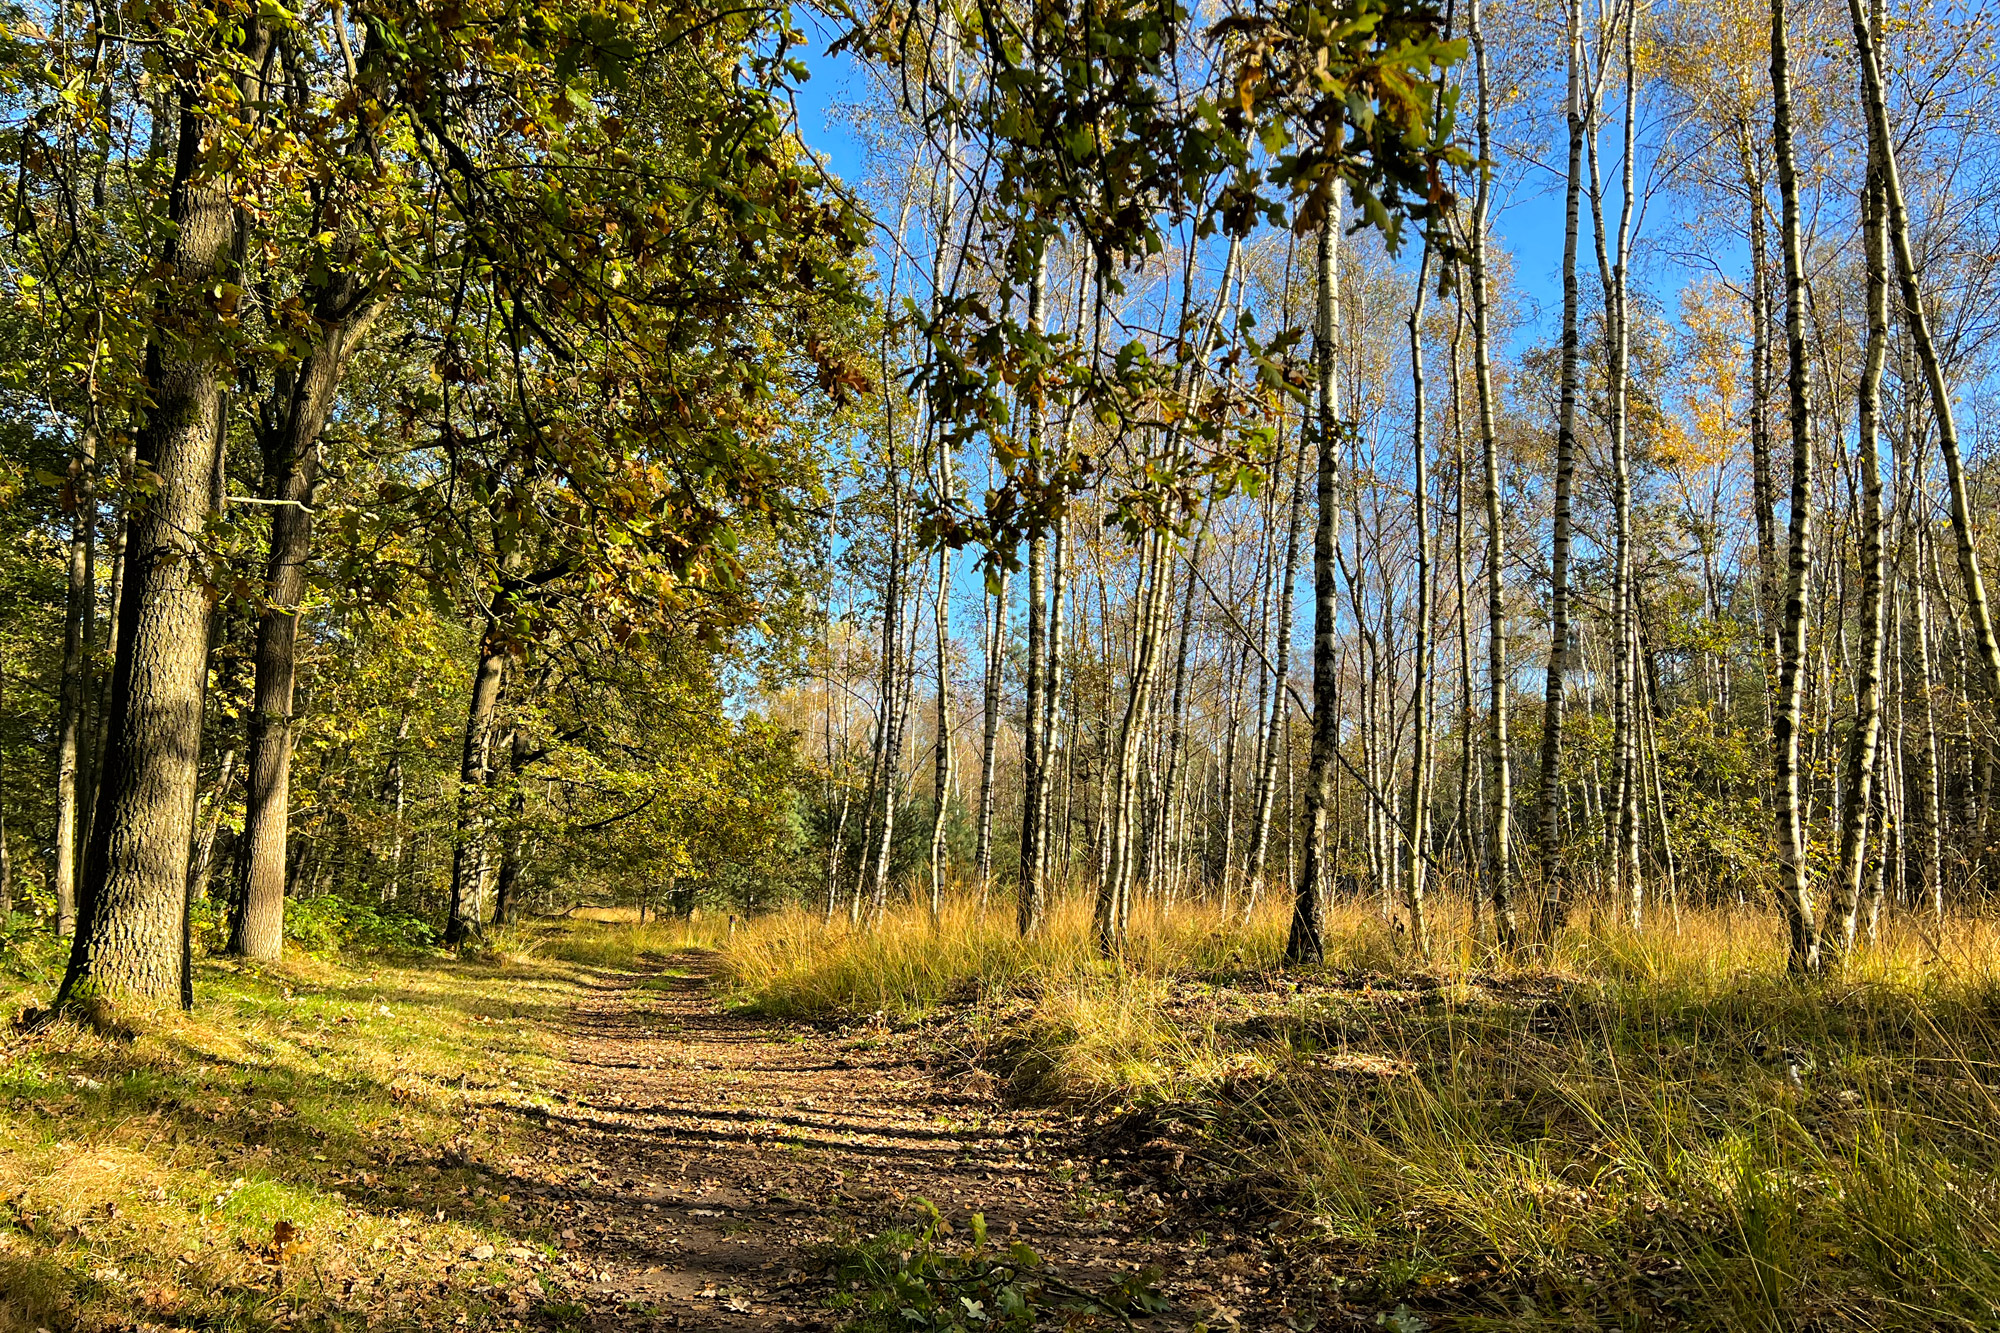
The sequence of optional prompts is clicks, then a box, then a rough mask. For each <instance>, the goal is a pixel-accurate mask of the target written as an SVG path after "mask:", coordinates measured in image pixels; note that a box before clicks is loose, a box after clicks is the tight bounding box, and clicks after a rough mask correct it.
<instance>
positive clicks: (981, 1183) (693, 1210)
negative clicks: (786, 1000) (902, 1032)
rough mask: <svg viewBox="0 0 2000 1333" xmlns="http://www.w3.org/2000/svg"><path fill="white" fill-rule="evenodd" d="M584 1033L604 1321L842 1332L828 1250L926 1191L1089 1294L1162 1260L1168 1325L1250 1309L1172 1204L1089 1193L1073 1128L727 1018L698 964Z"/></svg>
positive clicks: (584, 1155)
mask: <svg viewBox="0 0 2000 1333" xmlns="http://www.w3.org/2000/svg"><path fill="white" fill-rule="evenodd" d="M575 1028H576V1030H575V1033H574V1035H573V1038H572V1041H571V1047H570V1057H569V1059H570V1064H571V1068H572V1071H573V1079H574V1082H573V1085H572V1087H571V1089H570V1091H569V1094H568V1095H569V1098H570V1100H569V1102H568V1104H566V1105H563V1106H561V1107H559V1108H558V1113H557V1114H556V1115H554V1116H552V1117H551V1121H552V1125H551V1128H552V1129H553V1130H554V1131H555V1147H554V1149H553V1151H554V1152H555V1153H556V1155H557V1157H558V1160H559V1161H560V1162H562V1163H564V1164H566V1165H568V1166H569V1167H571V1168H572V1170H571V1172H570V1173H569V1174H570V1177H571V1179H573V1180H577V1179H580V1180H584V1181H587V1182H588V1184H587V1185H586V1187H585V1188H583V1189H572V1190H570V1191H568V1197H567V1198H566V1199H564V1200H562V1201H561V1203H560V1204H559V1205H558V1206H559V1208H560V1209H561V1213H560V1222H559V1224H558V1229H559V1231H560V1234H561V1236H562V1244H563V1246H564V1249H565V1252H566V1254H567V1255H568V1256H569V1257H570V1258H571V1260H572V1263H571V1265H570V1272H571V1273H572V1274H573V1275H574V1274H577V1273H578V1272H579V1271H580V1270H581V1271H583V1272H586V1273H587V1274H588V1275H589V1276H588V1277H587V1279H586V1285H584V1286H583V1287H582V1288H581V1299H582V1301H583V1302H584V1303H585V1305H586V1306H587V1308H588V1312H589V1320H588V1322H589V1323H590V1324H591V1325H592V1326H594V1327H595V1328H599V1329H613V1328H616V1329H650V1328H697V1329H717V1330H738V1329H782V1328H810V1327H832V1326H833V1324H834V1322H835V1316H833V1315H832V1314H831V1313H830V1312H829V1311H828V1308H827V1304H826V1298H827V1296H828V1294H829V1290H830V1289H829V1286H828V1279H827V1278H826V1277H825V1276H824V1275H823V1274H822V1273H820V1272H819V1271H817V1270H818V1269H819V1268H820V1267H821V1265H818V1264H815V1263H814V1262H813V1261H812V1255H813V1251H814V1247H816V1246H819V1245H822V1244H824V1243H825V1242H828V1241H832V1240H844V1239H853V1238H855V1237H857V1236H862V1235H867V1234H870V1233H873V1232H876V1231H879V1230H880V1229H882V1228H883V1227H885V1226H888V1225H893V1224H896V1223H899V1222H900V1223H903V1224H905V1225H907V1224H908V1223H909V1222H911V1221H912V1220H913V1219H915V1218H916V1217H917V1216H918V1215H919V1214H918V1205H917V1203H916V1201H917V1200H918V1199H928V1200H931V1201H932V1202H934V1203H935V1204H936V1205H937V1207H938V1208H939V1210H940V1211H941V1212H942V1213H943V1214H944V1216H945V1217H946V1218H947V1219H948V1220H950V1221H951V1222H952V1223H953V1224H954V1225H956V1226H958V1227H960V1228H961V1231H960V1234H961V1235H962V1234H963V1230H962V1229H963V1227H964V1226H965V1224H966V1222H967V1221H968V1218H969V1215H970V1214H971V1213H973V1212H980V1213H984V1214H985V1216H986V1218H987V1224H988V1227H989V1228H990V1230H991V1233H992V1234H993V1235H994V1236H995V1237H997V1238H1002V1239H1003V1240H1004V1238H1007V1237H1010V1236H1014V1235H1018V1236H1019V1237H1021V1238H1022V1239H1024V1240H1026V1241H1027V1242H1028V1243H1029V1244H1030V1245H1031V1246H1033V1247H1034V1248H1035V1250H1036V1251H1037V1252H1038V1253H1040V1254H1041V1255H1042V1256H1043V1257H1044V1258H1046V1259H1048V1260H1050V1261H1051V1262H1052V1263H1053V1264H1055V1265H1056V1266H1057V1270H1058V1271H1059V1272H1061V1273H1062V1274H1063V1275H1064V1276H1065V1277H1066V1278H1067V1279H1068V1280H1069V1281H1072V1282H1075V1283H1076V1284H1078V1285H1081V1286H1087V1287H1091V1288H1093V1289H1102V1288H1104V1287H1107V1286H1109V1285H1110V1284H1111V1283H1113V1282H1115V1281H1116V1280H1117V1279H1118V1278H1119V1277H1120V1276H1121V1275H1122V1274H1124V1273H1127V1272H1130V1271H1131V1270H1132V1269H1134V1268H1136V1267H1139V1266H1142V1265H1149V1264H1150V1265H1154V1266H1157V1267H1159V1268H1161V1269H1162V1270H1164V1271H1165V1273H1167V1274H1168V1279H1167V1280H1166V1281H1165V1282H1163V1284H1162V1289H1163V1291H1165V1292H1166V1294H1167V1295H1168V1296H1169V1297H1170V1298H1177V1299H1176V1306H1177V1308H1176V1310H1175V1311H1174V1312H1173V1313H1170V1314H1169V1315H1167V1316H1165V1317H1164V1318H1162V1319H1160V1320H1156V1321H1154V1326H1155V1327H1167V1328H1170V1327H1185V1326H1186V1325H1187V1324H1188V1323H1189V1322H1190V1321H1191V1319H1192V1318H1194V1317H1208V1318H1213V1317H1214V1316H1213V1314H1212V1310H1213V1308H1214V1307H1215V1306H1218V1305H1219V1306H1222V1307H1223V1310H1224V1314H1223V1321H1224V1322H1233V1320H1232V1319H1231V1317H1232V1316H1234V1315H1236V1314H1237V1313H1238V1312H1237V1310H1235V1309H1232V1308H1230V1302H1229V1300H1228V1299H1226V1298H1229V1297H1231V1296H1232V1294H1233V1293H1232V1288H1233V1287H1235V1286H1237V1285H1239V1284H1240V1283H1241V1282H1242V1281H1243V1279H1242V1277H1241V1276H1239V1275H1238V1274H1237V1272H1236V1270H1238V1269H1239V1268H1241V1267H1243V1266H1245V1263H1244V1260H1243V1257H1242V1256H1240V1255H1225V1254H1221V1253H1214V1254H1210V1253H1208V1252H1207V1251H1208V1247H1207V1246H1206V1244H1205V1243H1202V1242H1201V1241H1199V1240H1198V1239H1196V1240H1181V1241H1178V1242H1176V1241H1171V1240H1169V1239H1167V1238H1166V1237H1165V1236H1163V1235H1160V1234H1157V1232H1156V1231H1154V1229H1153V1228H1151V1227H1149V1225H1148V1221H1147V1219H1148V1218H1156V1217H1159V1216H1162V1215H1164V1213H1165V1208H1164V1206H1163V1205H1161V1204H1160V1203H1158V1202H1157V1200H1156V1199H1155V1198H1153V1197H1152V1196H1151V1195H1150V1194H1147V1193H1146V1192H1144V1191H1143V1190H1141V1191H1139V1192H1138V1194H1137V1197H1135V1198H1133V1199H1127V1198H1124V1197H1118V1196H1116V1195H1115V1194H1114V1193H1113V1192H1112V1191H1109V1190H1106V1189H1100V1188H1097V1187H1094V1186H1093V1185H1091V1184H1090V1183H1089V1172H1090V1171H1091V1170H1092V1164H1091V1163H1088V1162H1080V1161H1078V1160H1077V1157H1076V1154H1077V1153H1078V1152H1080V1151H1081V1147H1080V1145H1079V1144H1078V1142H1077V1141H1076V1140H1075V1139H1074V1137H1073V1136H1072V1135H1071V1134H1070V1132H1069V1131H1068V1130H1067V1129H1066V1128H1065V1127H1064V1126H1063V1125H1061V1124H1060V1123H1059V1122H1057V1121H1055V1120H1053V1119H1051V1118H1050V1117H1048V1116H1046V1115H1041V1114H1037V1113H1033V1112H1025V1111H1016V1110H1012V1109H1007V1108H1003V1107H1001V1106H999V1105H997V1104H996V1103H995V1101H994V1100H993V1098H992V1097H991V1096H990V1095H985V1096H982V1095H979V1089H978V1088H977V1087H976V1086H973V1087H965V1086H960V1087H951V1086H946V1085H945V1084H943V1083H942V1082H941V1081H940V1080H938V1079H936V1078H935V1077H933V1076H932V1075H931V1074H930V1073H929V1072H928V1071H927V1070H926V1069H925V1068H923V1067H922V1066H921V1064H920V1063H919V1062H918V1061H917V1060H915V1059H913V1058H912V1056H911V1054H910V1053H909V1052H908V1051H907V1050H904V1049H899V1048H898V1047H897V1046H896V1045H895V1044H893V1043H891V1044H886V1045H885V1044H882V1043H878V1042H875V1041H873V1040H870V1039H869V1038H867V1037H865V1036H864V1037H843V1036H841V1035H840V1034H838V1033H830V1032H825V1031H821V1030H816V1029H811V1028H804V1027H790V1026H787V1025H782V1024H772V1023H769V1022H766V1021H762V1020H757V1019H752V1018H746V1017H741V1016H737V1015H733V1014H729V1013H725V1012H723V1011H722V1010H721V1009H720V1007H719V1006H718V1005H717V1004H716V1002H715V1000H714V998H713V994H712V987H711V985H710V974H709V964H708V962H707V960H706V959H705V958H703V957H702V956H700V955H688V956H685V957H682V958H678V959H676V960H675V961H674V965H673V966H672V967H671V968H670V969H669V970H668V971H667V972H666V973H664V974H662V975H660V976H657V977H654V978H652V979H649V980H647V981H645V982H642V983H639V984H636V985H632V986H629V987H620V988H616V989H607V990H606V991H604V992H602V993H601V994H600V995H598V996H597V997H594V998H592V999H590V1000H588V1001H586V1002H585V1003H584V1004H583V1005H582V1006H580V1007H579V1009H578V1011H577V1013H576V1015H575ZM578 1168H580V1169H581V1170H580V1171H579V1170H578ZM1194 1264H1199V1265H1200V1267H1201V1268H1202V1270H1204V1272H1203V1277H1202V1279H1201V1280H1200V1281H1199V1282H1197V1281H1195V1280H1194V1279H1193V1278H1192V1277H1191V1276H1190V1273H1191V1270H1192V1265H1194ZM572 1291H573V1294H574V1292H575V1288H573V1289H572ZM1237 1299H1239V1300H1240V1297H1237ZM1182 1307H1185V1308H1182ZM1281 1326H1282V1325H1281Z"/></svg>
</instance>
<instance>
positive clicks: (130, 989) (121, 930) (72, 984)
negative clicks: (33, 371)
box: [57, 23, 270, 1008]
mask: <svg viewBox="0 0 2000 1333" xmlns="http://www.w3.org/2000/svg"><path fill="white" fill-rule="evenodd" d="M269 42H270V33H269V30H268V29H267V28H266V27H265V26H264V25H263V24H261V23H251V24H250V25H248V27H247V28H246V29H245V32H244V37H243V41H242V46H243V49H242V50H241V51H240V52H239V53H238V54H239V56H241V57H242V59H243V62H244V64H245V65H246V66H247V67H248V68H251V69H256V68H258V67H260V66H261V65H262V63H263V55H264V52H265V50H266V48H267V47H268V44H269ZM249 91H250V92H251V93H253V94H256V95H257V96H261V93H258V92H257V90H255V89H251V90H249ZM175 97H176V100H177V102H178V104H179V120H180V125H179V136H178V146H177V148H176V154H175V161H174V167H173V178H172V186H171V190H170V193H169V196H168V198H169V203H168V216H169V218H170V219H171V220H172V222H173V224H174V229H173V232H172V239H171V240H169V242H168V243H167V247H166V250H165V253H164V254H163V256H162V259H161V263H162V267H163V269H164V270H165V271H166V272H167V273H168V274H169V275H170V277H169V281H168V286H167V288H166V290H165V291H164V292H163V294H162V297H161V302H160V305H159V308H158V311H157V314H158V317H159V318H160V320H161V321H162V322H163V323H165V322H168V321H169V320H172V321H175V322H178V321H182V320H192V321H193V322H195V323H196V324H198V325H203V326H205V325H206V324H207V323H208V322H209V321H210V320H211V319H212V318H213V310H212V308H211V307H210V305H209V302H210V300H211V297H210V296H209V293H211V292H213V291H214V290H215V288H216V285H217V284H218V282H220V281H221V279H222V276H223V274H224V273H225V271H226V269H227V266H228V264H229V257H230V240H231V238H232V236H233V234H234V231H235V207H234V205H233V203H232V202H231V187H230V182H229V181H228V180H227V179H226V178H223V177H219V176H206V175H204V174H203V168H202V162H201V145H202V140H203V137H204V135H205V132H206V127H207V121H208V116H209V114H210V109H209V107H208V105H207V97H208V91H207V88H206V87H205V86H204V85H200V84H198V83H195V82H189V83H185V84H183V85H182V86H180V87H179V88H178V89H177V90H176V93H175ZM247 100H250V101H254V100H256V97H255V96H252V97H250V98H248V99H247ZM213 348H214V343H213V342H212V341H211V339H210V337H209V335H207V334H204V333H200V332H196V333H195V334H194V336H191V337H190V336H188V335H187V334H185V333H176V334H175V335H173V336H172V337H171V338H169V337H167V336H166V335H165V334H164V333H163V334H162V335H161V336H159V337H156V338H155V339H154V340H153V341H152V343H151V344H150V345H149V347H148V348H147V351H146V386H147V390H148V397H149V400H150V403H151V407H150V410H149V412H148V413H147V419H146V423H145V426H144V427H143V428H142V430H141V431H140V432H139V436H138V439H137V456H138V460H139V463H140V465H141V466H143V467H144V468H146V469H147V470H148V471H149V472H150V473H151V474H152V475H153V477H155V478H157V481H156V482H155V489H154V490H153V493H152V494H151V495H150V496H149V497H148V498H147V499H146V500H145V501H144V502H143V503H142V504H140V505H138V506H136V507H135V508H134V509H133V511H132V512H131V513H130V515H129V516H128V518H127V520H126V554H125V563H126V571H125V580H126V585H127V586H126V587H125V589H124V594H123V602H124V605H123V607H122V608H121V610H120V624H119V640H118V653H117V657H116V659H115V661H114V663H113V666H112V675H111V700H110V704H111V706H110V709H109V715H108V717H107V719H106V728H105V734H106V742H107V743H106V746H105V753H104V759H103V765H102V769H101V777H100V780H99V782H98V808H97V814H96V816H95V817H94V819H93V822H92V828H91V833H90V841H89V846H88V850H87V852H86V854H85V857H84V866H83V878H82V883H81V891H80V893H79V895H78V897H79V902H78V912H77V931H76V940H75V946H74V948H73V949H72V950H71V953H70V962H69V969H68V971H67V973H66V974H65V976H64V977H63V984H62V990H61V993H60V995H59V996H58V998H57V1007H59V1008H61V1007H64V1006H67V1005H72V1004H76V1003H78V1002H79V1001H82V1000H84V999H85V998H86V997H99V996H101V997H102V998H104V999H105V1000H108V1001H113V1002H116V1001H121V1000H127V999H129V1000H133V1001H137V1002H140V1003H151V1004H174V1003H179V1002H180V1001H181V1000H182V999H183V996H184V993H185V991H184V986H185V979H186V961H187V960H186V957H185V940H186V933H187V910H188V901H187V871H188V855H189V851H190V848H191V843H192V838H193V833H194V827H193V826H194V803H195V780H196V771H195V765H196V760H197V758H198V756H199V753H200V749H201V714H202V708H201V703H202V692H203V686H204V684H205V680H204V677H205V674H206V666H207V646H208V644H207V640H208V620H209V595H208V591H207V588H206V587H205V585H204V583H203V581H202V579H201V577H200V574H199V571H198V569H197V555H198V553H197V550H196V542H197V540H198V538H199V535H200V533H201V532H202V529H203V528H204V527H205V526H206V525H207V522H208V518H209V510H210V486H211V484H212V478H213V475H214V472H215V466H216V454H217V451H218V450H219V449H220V447H221V444H222V439H223V422H222V420H221V412H222V381H221V375H222V370H223V367H222V362H221V360H220V358H219V356H218V355H217V353H216V352H215V351H214V350H213Z"/></svg>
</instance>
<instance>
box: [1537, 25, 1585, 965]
mask: <svg viewBox="0 0 2000 1333" xmlns="http://www.w3.org/2000/svg"><path fill="white" fill-rule="evenodd" d="M1582 3H1583V0H1565V5H1564V16H1565V20H1566V22H1567V25H1568V30H1567V51H1568V54H1567V57H1566V63H1567V65H1568V67H1569V95H1568V116H1567V119H1568V124H1569V175H1568V178H1567V186H1566V189H1565V193H1564V200H1563V258H1562V302H1563V305H1562V390H1561V401H1560V406H1559V408H1558V411H1557V415H1556V490H1555V531H1554V535H1553V538H1552V539H1551V542H1550V548H1549V557H1550V560H1549V669H1548V682H1547V685H1546V686H1545V687H1544V689H1543V692H1542V756H1541V767H1542V772H1541V779H1542V791H1541V808H1540V811H1539V814H1540V837H1539V843H1540V846H1539V849H1538V850H1539V851H1540V854H1541V861H1542V866H1541V870H1542V921H1541V927H1542V929H1541V933H1542V936H1543V938H1544V939H1553V938H1554V937H1555V933H1556V932H1557V931H1558V930H1560V929H1561V928H1562V924H1563V917H1564V914H1565V911H1566V907H1565V899H1566V896H1567V883H1566V881H1567V878H1568V876H1567V869H1566V867H1565V865H1564V863H1563V853H1562V844H1561V828H1560V819H1559V816H1560V815H1561V811H1562V792H1563V781H1562V764H1563V757H1562V743H1563V672H1564V669H1565V668H1566V667H1568V666H1569V658H1570V654H1571V648H1570V635H1571V631H1570V624H1569V560H1570V492H1571V487H1572V484H1573V478H1574V476H1575V473H1576V397H1577V381H1578V377H1579V361H1580V359H1581V357H1580V339H1579V337H1578V333H1577V308H1578V304H1579V296H1578V288H1577V279H1576V244H1577V235H1578V233H1579V231H1580V230H1581V212H1582V207H1581V206H1582V198H1583V137H1584V94H1583V84H1584V77H1583V33H1582V25H1583V11H1582Z"/></svg>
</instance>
